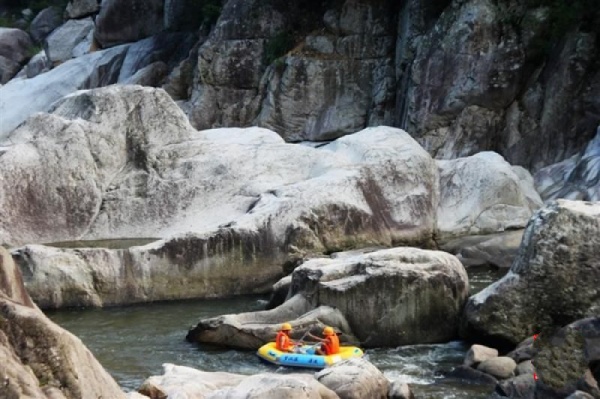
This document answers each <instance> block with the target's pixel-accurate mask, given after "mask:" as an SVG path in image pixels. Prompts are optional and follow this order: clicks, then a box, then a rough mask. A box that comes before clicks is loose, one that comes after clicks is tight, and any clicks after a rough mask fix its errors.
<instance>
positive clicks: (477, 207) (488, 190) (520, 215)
mask: <svg viewBox="0 0 600 399" xmlns="http://www.w3.org/2000/svg"><path fill="white" fill-rule="evenodd" d="M438 166H439V168H440V203H439V206H438V213H437V221H438V222H437V223H438V235H439V236H440V238H441V239H444V238H447V237H448V236H453V235H473V234H486V233H490V232H497V231H502V230H508V229H515V228H520V227H523V226H525V224H526V223H527V221H528V220H529V218H530V217H531V214H532V213H533V211H534V210H535V209H537V208H539V207H540V206H541V205H542V201H541V199H540V197H539V196H537V198H536V200H535V201H533V202H531V203H530V199H529V198H528V197H527V195H526V194H525V193H526V192H525V191H524V190H523V189H522V186H521V184H522V183H521V178H520V177H519V176H518V175H517V174H516V173H515V172H514V170H513V169H512V168H511V166H510V165H509V164H508V163H507V162H506V161H505V160H504V158H502V157H501V156H500V155H498V154H496V153H493V152H482V153H479V154H476V155H473V156H471V157H467V158H460V159H456V160H452V161H439V162H438Z"/></svg>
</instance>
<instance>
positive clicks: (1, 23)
mask: <svg viewBox="0 0 600 399" xmlns="http://www.w3.org/2000/svg"><path fill="white" fill-rule="evenodd" d="M14 26H15V20H14V18H13V17H12V16H4V15H0V28H13V27H14Z"/></svg>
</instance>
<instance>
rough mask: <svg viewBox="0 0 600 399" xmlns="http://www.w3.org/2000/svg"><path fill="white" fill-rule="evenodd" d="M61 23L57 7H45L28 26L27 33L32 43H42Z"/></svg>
mask: <svg viewBox="0 0 600 399" xmlns="http://www.w3.org/2000/svg"><path fill="white" fill-rule="evenodd" d="M62 22H63V19H62V15H61V12H60V10H59V9H58V7H47V8H44V9H43V10H42V11H40V12H39V13H38V15H36V16H35V18H34V19H33V21H31V24H30V25H29V33H30V34H31V37H32V38H33V40H34V41H36V42H37V43H42V42H43V41H44V39H45V38H46V37H48V35H49V34H50V33H52V31H53V30H54V29H56V28H58V27H59V26H60V25H61V24H62Z"/></svg>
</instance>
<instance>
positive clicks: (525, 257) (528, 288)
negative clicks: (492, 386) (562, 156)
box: [462, 200, 600, 345]
mask: <svg viewBox="0 0 600 399" xmlns="http://www.w3.org/2000/svg"><path fill="white" fill-rule="evenodd" d="M599 253H600V204H599V203H592V202H578V201H568V200H558V201H556V202H553V203H551V204H549V205H548V206H547V207H545V208H543V209H541V210H540V211H538V212H537V213H536V214H535V215H534V216H533V217H532V218H531V220H530V222H529V224H528V225H527V228H526V231H525V234H524V237H523V243H522V244H521V248H520V249H519V254H518V256H517V259H516V260H515V262H514V263H513V266H512V267H511V270H510V272H509V273H508V274H507V275H506V276H505V277H504V278H502V279H501V280H499V281H497V282H496V283H494V284H492V285H490V286H489V287H487V288H486V289H485V290H483V291H481V292H480V293H478V294H476V295H474V296H472V297H471V298H469V301H468V302H467V305H466V307H465V311H464V320H463V329H462V332H463V334H464V336H466V337H471V338H476V339H478V340H479V341H487V342H492V343H493V342H495V343H496V344H499V345H506V344H509V345H515V344H517V343H518V342H520V341H521V340H523V339H525V338H526V337H527V336H530V335H533V333H536V332H539V331H541V330H543V329H546V328H552V327H559V326H562V325H565V324H567V323H569V322H572V321H574V320H577V319H580V318H582V317H586V316H592V315H597V314H598V311H599V309H600V300H599V297H598V295H597V290H598V284H597V282H598V281H600V258H599V257H598V254H599Z"/></svg>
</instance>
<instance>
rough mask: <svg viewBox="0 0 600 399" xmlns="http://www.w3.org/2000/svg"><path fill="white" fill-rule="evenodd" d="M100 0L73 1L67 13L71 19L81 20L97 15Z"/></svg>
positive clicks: (68, 5)
mask: <svg viewBox="0 0 600 399" xmlns="http://www.w3.org/2000/svg"><path fill="white" fill-rule="evenodd" d="M99 3H100V1H99V0H71V1H70V2H69V4H67V9H66V13H67V15H68V16H69V18H81V17H85V16H88V15H90V14H94V13H96V12H97V11H98V10H99V9H100V4H99Z"/></svg>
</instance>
